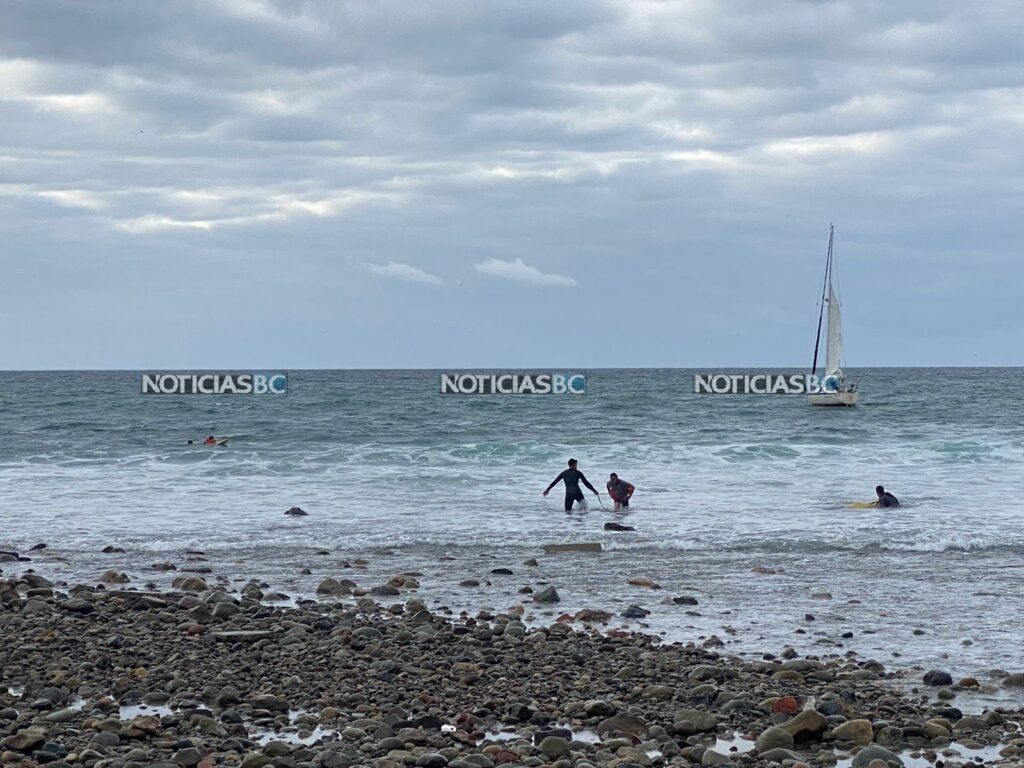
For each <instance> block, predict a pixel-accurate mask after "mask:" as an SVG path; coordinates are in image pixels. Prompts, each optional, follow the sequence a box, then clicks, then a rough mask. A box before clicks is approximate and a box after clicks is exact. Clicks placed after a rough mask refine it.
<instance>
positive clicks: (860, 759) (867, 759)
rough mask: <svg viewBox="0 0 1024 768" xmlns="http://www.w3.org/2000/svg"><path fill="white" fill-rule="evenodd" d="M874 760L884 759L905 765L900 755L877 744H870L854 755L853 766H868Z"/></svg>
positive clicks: (887, 761)
mask: <svg viewBox="0 0 1024 768" xmlns="http://www.w3.org/2000/svg"><path fill="white" fill-rule="evenodd" d="M872 760H884V761H885V762H886V763H897V764H899V765H903V760H901V759H900V758H899V756H898V755H895V754H893V753H892V752H890V751H889V750H888V749H885V748H884V747H880V746H878V745H877V744H870V745H868V746H866V747H864V749H862V750H861V751H860V752H858V753H857V754H856V755H854V756H853V768H868V765H869V764H870V763H871V761H872Z"/></svg>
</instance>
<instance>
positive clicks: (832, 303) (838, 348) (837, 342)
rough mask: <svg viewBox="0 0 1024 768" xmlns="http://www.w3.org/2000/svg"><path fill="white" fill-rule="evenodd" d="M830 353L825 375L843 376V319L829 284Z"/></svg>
mask: <svg viewBox="0 0 1024 768" xmlns="http://www.w3.org/2000/svg"><path fill="white" fill-rule="evenodd" d="M827 349H828V352H827V353H826V362H825V375H826V376H832V375H834V374H841V373H842V370H841V368H840V364H841V361H842V357H843V318H842V315H840V313H839V299H837V298H836V293H835V291H833V290H832V281H831V280H829V283H828V348H827Z"/></svg>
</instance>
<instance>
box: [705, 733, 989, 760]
mask: <svg viewBox="0 0 1024 768" xmlns="http://www.w3.org/2000/svg"><path fill="white" fill-rule="evenodd" d="M754 743H755V742H753V741H748V740H747V739H744V738H743V737H742V736H741V735H740V734H738V733H736V734H734V735H733V738H731V739H725V738H722V737H719V738H718V739H717V740H716V741H715V744H714V746H711V747H709V749H713V750H714V751H715V752H718V753H719V754H722V755H730V754H736V753H739V754H743V753H744V752H750V751H752V750H753V749H754ZM1005 746H1006V745H1005V744H996V745H992V746H984V747H979V748H977V749H972V748H970V747H967V746H964V745H963V744H961V743H960V742H956V741H954V742H952V743H950V744H949V745H947V746H944V747H932V748H930V749H931V750H933V751H934V752H935V753H936V755H937V756H938V760H940V761H943V762H946V763H948V762H949V761H950V760H951V759H952V760H955V761H957V762H962V763H965V764H967V763H970V762H972V761H973V762H974V763H994V762H997V761H999V760H1000V759H1001V758H1000V756H999V751H1000V750H1001V749H1003V748H1004V747H1005ZM733 749H735V752H733V751H732V750H733ZM796 751H797V752H798V753H799V750H796ZM926 751H927V750H925V749H912V750H904V751H902V752H896V754H897V755H898V756H899V758H900V760H902V761H903V766H904V768H935V763H933V762H931V761H929V760H928V759H927V758H926V757H925V756H924V755H925V752H926ZM835 754H836V756H837V757H838V758H839V760H838V762H837V763H836V768H852V766H853V757H852V756H851V755H850V754H849V752H847V751H845V750H835Z"/></svg>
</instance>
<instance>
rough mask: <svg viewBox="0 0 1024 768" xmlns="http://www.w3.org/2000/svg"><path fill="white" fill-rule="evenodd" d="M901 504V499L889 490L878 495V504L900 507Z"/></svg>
mask: <svg viewBox="0 0 1024 768" xmlns="http://www.w3.org/2000/svg"><path fill="white" fill-rule="evenodd" d="M899 505H900V500H899V499H897V498H896V497H895V496H893V495H892V494H891V493H889V492H888V491H886V492H885V493H883V494H882V495H881V496H879V497H878V506H880V507H898V506H899Z"/></svg>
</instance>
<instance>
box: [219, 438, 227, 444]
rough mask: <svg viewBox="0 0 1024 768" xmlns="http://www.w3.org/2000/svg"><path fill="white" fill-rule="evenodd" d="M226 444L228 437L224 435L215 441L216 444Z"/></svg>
mask: <svg viewBox="0 0 1024 768" xmlns="http://www.w3.org/2000/svg"><path fill="white" fill-rule="evenodd" d="M227 444H228V439H227V438H226V437H222V438H221V439H220V440H218V441H217V445H227Z"/></svg>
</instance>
